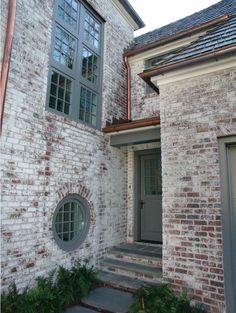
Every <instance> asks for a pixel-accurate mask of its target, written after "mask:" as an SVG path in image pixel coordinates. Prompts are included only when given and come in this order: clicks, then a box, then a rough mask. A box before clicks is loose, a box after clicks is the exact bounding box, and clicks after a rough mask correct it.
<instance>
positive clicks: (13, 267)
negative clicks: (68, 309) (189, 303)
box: [1, 0, 236, 313]
mask: <svg viewBox="0 0 236 313" xmlns="http://www.w3.org/2000/svg"><path fill="white" fill-rule="evenodd" d="M8 2H9V1H7V0H3V1H2V19H1V23H2V30H3V33H6V25H7V20H8ZM235 14H236V1H234V0H223V1H220V2H218V3H217V4H215V5H213V6H211V7H209V8H207V9H204V10H202V11H200V12H197V13H195V14H193V15H191V16H189V17H186V18H184V19H182V20H179V21H177V22H174V23H171V24H169V25H167V26H164V27H162V28H159V29H157V30H154V31H152V32H149V33H147V34H144V35H141V36H139V37H137V38H135V39H133V31H134V30H135V29H138V28H140V27H143V22H142V20H141V19H140V17H139V16H138V15H137V13H136V12H135V11H134V10H133V8H132V7H131V6H130V4H129V3H128V1H126V0H100V1H97V0H88V1H87V2H85V1H84V0H55V1H53V0H50V1H36V0H34V1H26V0H19V1H17V7H16V20H15V29H14V38H13V46H12V54H11V61H10V69H9V76H8V82H7V89H6V94H5V109H4V115H3V125H2V136H1V150H2V152H1V170H2V204H3V205H2V213H1V221H2V223H1V225H2V242H1V243H2V249H1V260H2V286H3V287H4V288H6V287H7V286H8V285H9V284H10V283H11V282H12V281H13V280H14V281H15V282H16V284H17V286H18V287H19V288H23V287H25V286H26V285H27V284H31V283H33V281H34V279H35V278H36V277H37V276H38V275H45V274H46V273H47V272H48V271H49V270H50V269H53V268H55V266H56V265H59V264H60V265H64V266H67V267H70V266H72V265H73V264H74V262H75V261H76V260H78V259H81V260H84V259H88V260H89V261H90V263H91V264H94V265H97V264H98V263H99V262H100V260H106V262H107V263H104V268H106V270H107V271H108V270H109V267H110V268H111V267H112V266H114V264H113V265H111V264H110V265H109V260H110V259H108V258H106V257H107V251H108V249H109V248H111V247H114V246H118V245H119V244H122V243H126V246H127V244H128V243H129V244H133V243H137V244H136V247H142V249H143V250H142V251H144V250H145V245H146V246H147V247H149V249H150V247H151V249H153V251H154V250H155V249H156V250H158V249H161V250H162V262H159V263H158V261H157V259H155V258H154V256H153V255H152V253H150V252H149V256H147V255H146V257H147V258H146V259H145V258H144V254H142V253H141V252H140V251H139V253H140V254H141V255H142V256H143V258H141V260H140V262H141V263H142V262H143V264H139V266H140V270H141V271H145V266H146V265H147V264H148V265H151V266H152V267H153V268H155V267H156V268H157V267H158V266H159V267H161V272H160V271H158V273H159V274H160V273H162V274H161V279H162V281H164V282H169V283H171V284H172V285H173V286H174V287H175V288H176V290H182V289H184V290H187V292H188V294H189V295H190V296H191V297H192V298H193V299H194V301H196V302H200V303H204V304H205V306H206V308H207V309H208V310H209V312H219V313H223V312H227V313H233V312H235V310H236V304H235V299H236V296H235V294H236V250H235V245H233V238H236V233H235V229H236V227H235V224H236V216H235V210H236V207H235V197H236V181H235V178H236V166H235V164H236V15H235ZM1 40H2V45H1V46H2V50H1V52H2V54H3V48H4V45H5V42H6V40H5V37H4V36H2V38H1ZM1 59H2V58H1ZM140 243H142V245H141V244H140ZM133 246H134V245H133ZM124 250H125V249H124V248H123V250H122V248H120V253H121V252H122V253H124ZM127 253H128V251H127ZM122 258H124V256H123V255H122ZM154 259H155V262H156V263H155V262H154ZM133 262H134V259H133V258H132V256H129V262H127V263H126V267H127V268H128V267H129V266H131V264H132V263H133ZM135 262H136V260H135ZM116 265H117V266H118V265H119V263H118V261H117V263H116ZM142 266H143V267H142ZM118 267H119V266H118ZM119 274H122V275H124V268H123V271H121V270H120V273H119ZM135 275H136V276H138V274H137V273H135ZM143 276H144V277H143V279H144V280H145V279H148V278H150V277H148V275H146V277H145V275H143ZM149 276H150V275H149ZM151 278H152V279H155V277H151ZM159 278H160V277H159Z"/></svg>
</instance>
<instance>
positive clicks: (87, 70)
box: [82, 48, 98, 84]
mask: <svg viewBox="0 0 236 313" xmlns="http://www.w3.org/2000/svg"><path fill="white" fill-rule="evenodd" d="M97 75H98V57H97V56H96V55H95V54H94V53H92V52H91V51H89V50H88V49H86V48H83V52H82V76H83V77H84V78H86V79H87V80H88V81H90V82H92V83H94V84H95V83H97Z"/></svg>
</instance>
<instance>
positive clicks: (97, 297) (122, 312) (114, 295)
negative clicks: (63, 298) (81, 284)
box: [72, 287, 134, 313]
mask: <svg viewBox="0 0 236 313" xmlns="http://www.w3.org/2000/svg"><path fill="white" fill-rule="evenodd" d="M133 302H134V298H133V296H132V294H131V293H129V292H124V291H120V290H116V289H112V288H106V287H100V288H96V289H94V290H93V291H92V292H91V293H90V295H89V296H88V297H87V298H85V299H83V300H82V304H83V305H86V306H88V307H90V308H92V309H94V310H104V311H107V312H111V313H127V312H128V310H129V307H130V305H131V304H132V303H133ZM72 313H74V312H72Z"/></svg>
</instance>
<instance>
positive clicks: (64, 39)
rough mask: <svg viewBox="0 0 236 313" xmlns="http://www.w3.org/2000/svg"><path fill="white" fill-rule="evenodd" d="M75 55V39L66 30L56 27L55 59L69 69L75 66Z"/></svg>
mask: <svg viewBox="0 0 236 313" xmlns="http://www.w3.org/2000/svg"><path fill="white" fill-rule="evenodd" d="M74 57H75V39H74V38H73V37H71V36H70V35H69V34H67V33H66V32H65V31H64V30H62V29H61V28H59V27H58V26H57V27H56V34H55V46H54V50H53V59H54V60H56V61H57V62H59V63H61V64H62V65H65V66H67V67H68V68H69V69H72V68H73V64H74Z"/></svg>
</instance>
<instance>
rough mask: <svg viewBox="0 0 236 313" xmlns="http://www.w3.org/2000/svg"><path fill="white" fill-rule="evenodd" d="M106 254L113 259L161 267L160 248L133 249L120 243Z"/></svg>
mask: <svg viewBox="0 0 236 313" xmlns="http://www.w3.org/2000/svg"><path fill="white" fill-rule="evenodd" d="M107 256H108V257H109V258H113V259H119V260H126V261H128V262H131V263H137V264H143V265H148V266H154V267H162V252H161V249H159V251H158V250H156V251H151V249H148V250H144V249H133V248H130V247H129V246H127V247H126V246H124V245H121V246H117V247H113V248H111V249H109V250H108V252H107Z"/></svg>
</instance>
